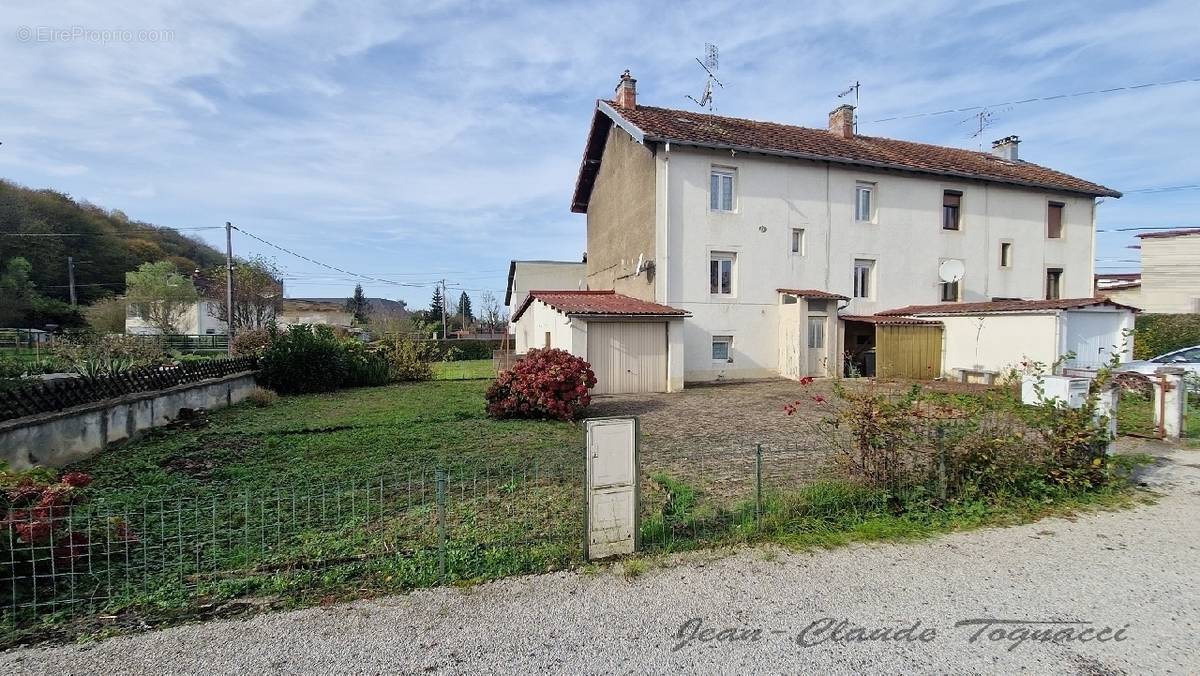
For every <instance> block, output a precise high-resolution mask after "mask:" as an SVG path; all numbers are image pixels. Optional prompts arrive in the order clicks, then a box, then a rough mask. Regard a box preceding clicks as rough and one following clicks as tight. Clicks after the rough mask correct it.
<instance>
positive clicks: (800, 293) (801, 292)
mask: <svg viewBox="0 0 1200 676" xmlns="http://www.w3.org/2000/svg"><path fill="white" fill-rule="evenodd" d="M775 290H776V291H777V292H779V293H786V294H788V295H789V296H797V297H799V298H825V299H828V300H850V297H849V296H841V295H838V294H836V293H830V292H828V291H821V290H820V289H775Z"/></svg>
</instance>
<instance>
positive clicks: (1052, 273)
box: [1046, 268, 1063, 300]
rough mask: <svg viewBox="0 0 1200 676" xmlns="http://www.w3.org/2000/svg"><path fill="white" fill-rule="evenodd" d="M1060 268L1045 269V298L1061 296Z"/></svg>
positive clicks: (1053, 298)
mask: <svg viewBox="0 0 1200 676" xmlns="http://www.w3.org/2000/svg"><path fill="white" fill-rule="evenodd" d="M1062 273H1063V271H1062V268H1047V269H1046V300H1058V299H1059V298H1062Z"/></svg>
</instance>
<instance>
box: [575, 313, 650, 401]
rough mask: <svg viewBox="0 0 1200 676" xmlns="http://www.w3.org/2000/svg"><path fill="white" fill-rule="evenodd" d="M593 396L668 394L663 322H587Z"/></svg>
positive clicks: (588, 354)
mask: <svg viewBox="0 0 1200 676" xmlns="http://www.w3.org/2000/svg"><path fill="white" fill-rule="evenodd" d="M587 332H588V347H587V360H588V362H589V363H590V364H591V365H592V370H593V371H595V372H596V387H595V388H593V389H592V393H593V394H625V393H636V392H666V391H667V325H666V323H665V322H596V321H591V322H588V328H587Z"/></svg>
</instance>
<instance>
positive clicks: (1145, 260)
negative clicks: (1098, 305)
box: [1106, 235, 1200, 313]
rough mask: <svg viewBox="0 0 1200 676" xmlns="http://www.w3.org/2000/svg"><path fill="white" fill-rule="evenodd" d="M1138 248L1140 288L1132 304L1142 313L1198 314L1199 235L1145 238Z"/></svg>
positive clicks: (1199, 308)
mask: <svg viewBox="0 0 1200 676" xmlns="http://www.w3.org/2000/svg"><path fill="white" fill-rule="evenodd" d="M1141 245H1142V287H1141V294H1140V298H1139V299H1138V301H1137V302H1134V303H1133V304H1134V305H1136V306H1138V307H1140V308H1142V309H1143V310H1145V311H1146V312H1180V313H1183V312H1200V235H1186V236H1181V237H1145V238H1143V239H1142V240H1141ZM1106 295H1108V294H1106ZM1113 298H1114V299H1115V298H1116V296H1113Z"/></svg>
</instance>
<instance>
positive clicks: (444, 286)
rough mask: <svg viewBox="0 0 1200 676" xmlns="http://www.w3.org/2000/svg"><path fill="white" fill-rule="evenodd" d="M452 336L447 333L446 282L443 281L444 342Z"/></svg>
mask: <svg viewBox="0 0 1200 676" xmlns="http://www.w3.org/2000/svg"><path fill="white" fill-rule="evenodd" d="M449 337H450V334H448V333H447V332H446V280H444V279H443V280H442V340H446V339H447V338H449Z"/></svg>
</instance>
